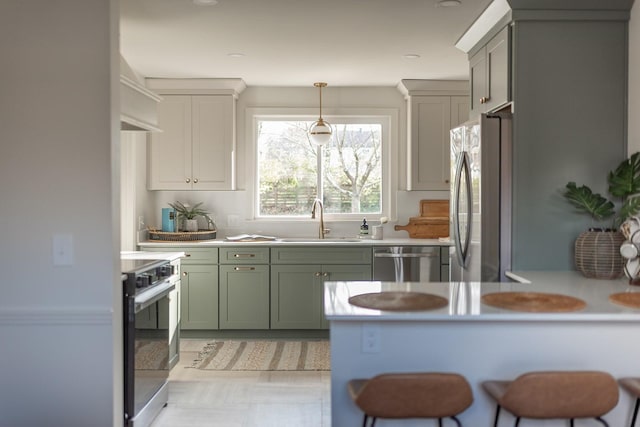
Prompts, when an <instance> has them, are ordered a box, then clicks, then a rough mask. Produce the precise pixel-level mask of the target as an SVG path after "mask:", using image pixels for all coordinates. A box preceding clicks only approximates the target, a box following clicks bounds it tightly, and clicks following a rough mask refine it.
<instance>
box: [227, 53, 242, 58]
mask: <svg viewBox="0 0 640 427" xmlns="http://www.w3.org/2000/svg"><path fill="white" fill-rule="evenodd" d="M227 56H230V57H232V58H242V57H243V56H247V55H245V54H244V53H240V52H231V53H227Z"/></svg>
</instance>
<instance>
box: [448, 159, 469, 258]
mask: <svg viewBox="0 0 640 427" xmlns="http://www.w3.org/2000/svg"><path fill="white" fill-rule="evenodd" d="M463 173H464V177H465V181H466V190H467V194H466V196H467V212H466V214H467V223H466V225H465V230H464V237H465V239H464V247H462V241H461V236H460V233H459V231H460V205H459V200H460V185H461V181H462V174H463ZM471 191H472V184H471V169H470V166H469V155H468V154H467V153H466V152H465V151H463V152H462V153H461V154H460V157H459V158H458V164H457V166H456V180H455V192H454V193H455V194H454V200H453V203H454V211H453V212H454V218H453V221H454V223H453V225H454V230H455V231H456V232H455V233H454V236H455V238H454V242H455V245H456V257H457V258H458V263H459V264H460V265H461V266H462V267H466V266H467V259H468V255H469V244H470V239H471V222H472V221H473V206H472V205H471V203H472V201H473V197H472V194H471Z"/></svg>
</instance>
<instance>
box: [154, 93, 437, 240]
mask: <svg viewBox="0 0 640 427" xmlns="http://www.w3.org/2000/svg"><path fill="white" fill-rule="evenodd" d="M322 93H323V96H322V101H323V112H324V113H325V114H324V115H325V116H326V112H327V111H330V110H334V111H339V110H340V109H341V108H358V107H359V108H384V109H393V110H396V111H397V112H398V117H399V119H398V129H396V130H395V132H396V133H395V135H394V143H395V144H397V151H398V155H397V157H398V162H397V171H396V173H397V182H398V184H397V186H396V187H397V189H401V188H406V160H405V159H406V138H407V136H406V128H407V122H406V114H407V108H406V101H405V100H404V98H403V95H402V94H401V93H400V92H399V91H398V90H397V89H396V88H395V87H331V86H329V87H327V88H326V89H325V90H323V92H322ZM260 107H299V108H317V107H318V91H317V89H315V88H314V87H313V86H312V85H309V87H308V88H307V87H305V88H300V87H286V88H283V87H249V88H247V89H246V90H245V91H244V92H242V93H241V94H240V96H239V99H238V103H237V177H238V179H237V184H238V188H239V189H240V191H233V192H225V191H217V192H213V191H194V192H178V191H159V192H154V193H157V194H156V198H155V211H154V212H153V214H152V217H151V218H146V217H145V221H146V222H147V223H148V224H149V225H155V226H160V225H161V218H160V212H161V208H162V207H167V204H168V203H169V202H174V201H176V200H179V201H181V202H187V203H191V204H194V203H197V202H200V201H202V202H204V205H205V206H206V207H207V208H208V209H210V210H211V211H213V213H214V220H215V222H216V225H217V227H218V230H219V232H218V238H221V237H224V236H229V235H234V234H238V233H260V234H268V235H277V236H283V235H286V236H304V237H307V236H314V235H315V233H317V227H318V222H317V220H311V218H309V219H308V220H302V221H295V222H293V221H286V222H282V221H254V220H252V217H253V214H252V211H251V209H252V204H251V197H252V194H250V193H251V191H250V190H249V189H250V187H251V186H250V185H249V182H248V178H247V170H248V168H252V167H253V166H252V165H251V164H249V162H248V159H249V158H252V157H253V156H250V155H248V153H247V151H248V150H249V147H250V144H249V141H247V135H246V121H247V119H250V118H248V117H247V114H246V110H247V109H248V108H260ZM394 190H395V189H394ZM396 196H397V197H394V200H395V203H396V206H397V221H395V222H392V223H390V224H388V225H386V226H385V236H388V237H391V236H397V237H408V234H407V232H406V231H398V232H396V231H394V230H393V225H394V224H402V225H405V224H406V223H407V221H408V218H409V217H411V216H418V215H419V202H420V200H422V199H434V198H435V199H437V198H443V199H447V198H448V197H449V195H448V192H438V191H433V192H426V191H422V192H419V191H414V192H407V191H398V192H397V194H396ZM229 215H231V216H233V217H235V218H237V223H236V224H233V225H230V224H229V223H228V219H229ZM367 219H368V220H369V221H370V222H371V223H372V224H374V225H375V224H376V220H377V218H374V217H369V218H367ZM359 225H360V221H330V222H328V223H327V227H328V228H331V230H332V231H331V235H332V236H336V237H337V236H340V237H344V236H354V235H356V234H357V233H358V231H359Z"/></svg>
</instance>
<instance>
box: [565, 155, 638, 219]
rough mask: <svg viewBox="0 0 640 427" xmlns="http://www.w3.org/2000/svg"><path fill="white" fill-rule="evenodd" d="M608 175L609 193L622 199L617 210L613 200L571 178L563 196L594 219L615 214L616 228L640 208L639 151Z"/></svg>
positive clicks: (605, 217)
mask: <svg viewBox="0 0 640 427" xmlns="http://www.w3.org/2000/svg"><path fill="white" fill-rule="evenodd" d="M607 178H608V182H609V193H610V194H611V195H612V196H613V197H616V198H619V199H620V200H621V203H622V204H621V206H620V209H619V211H618V213H617V214H616V211H615V205H614V203H613V202H612V201H610V200H608V199H607V198H605V197H604V196H602V195H601V194H599V193H594V192H593V191H591V189H590V188H589V187H587V186H586V185H582V186H580V187H578V186H577V185H576V183H575V182H569V183H568V184H567V186H566V188H567V190H566V192H565V193H564V196H565V197H566V198H567V199H568V200H569V202H570V203H571V204H572V205H573V206H575V207H576V208H578V210H580V211H582V212H586V213H588V214H589V215H591V218H592V219H593V220H594V221H597V222H601V221H604V220H605V219H608V218H611V217H613V221H612V228H614V229H617V228H618V227H619V226H620V224H622V222H623V221H624V220H625V219H627V218H629V217H630V216H633V215H636V214H637V213H638V212H640V197H639V196H638V193H640V152H638V153H635V154H633V155H632V156H631V157H629V158H628V159H627V160H623V161H622V162H621V163H620V164H619V165H618V167H617V168H616V169H615V170H613V171H611V172H609V175H608V177H607Z"/></svg>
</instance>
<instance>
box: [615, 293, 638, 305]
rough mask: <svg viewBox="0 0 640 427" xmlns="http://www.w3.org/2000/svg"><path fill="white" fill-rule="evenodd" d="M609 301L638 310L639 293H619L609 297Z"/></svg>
mask: <svg viewBox="0 0 640 427" xmlns="http://www.w3.org/2000/svg"><path fill="white" fill-rule="evenodd" d="M609 301H611V302H612V303H614V304H618V305H623V306H625V307H631V308H640V292H620V293H618V294H611V295H609Z"/></svg>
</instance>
